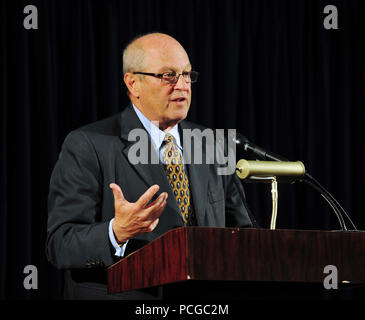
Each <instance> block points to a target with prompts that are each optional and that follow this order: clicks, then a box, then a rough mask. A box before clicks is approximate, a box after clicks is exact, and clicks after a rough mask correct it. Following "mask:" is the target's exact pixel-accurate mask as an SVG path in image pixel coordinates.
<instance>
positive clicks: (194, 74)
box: [133, 71, 199, 84]
mask: <svg viewBox="0 0 365 320" xmlns="http://www.w3.org/2000/svg"><path fill="white" fill-rule="evenodd" d="M171 73H174V74H175V76H174V77H168V76H167V74H171ZM133 74H142V75H145V76H152V77H156V78H159V79H161V80H163V81H165V82H167V83H169V84H176V83H177V82H178V81H179V78H180V76H183V78H184V81H185V82H186V83H195V82H197V80H198V76H199V72H197V71H189V72H182V73H177V72H175V71H168V72H164V73H151V72H139V71H136V72H133ZM164 75H165V77H164ZM184 75H188V77H189V79H186V78H185V76H184ZM193 78H194V79H193Z"/></svg>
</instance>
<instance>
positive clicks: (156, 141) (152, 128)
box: [109, 105, 182, 257]
mask: <svg viewBox="0 0 365 320" xmlns="http://www.w3.org/2000/svg"><path fill="white" fill-rule="evenodd" d="M133 108H134V111H135V112H136V114H137V116H138V118H139V120H140V121H141V122H142V124H143V126H144V128H145V129H146V131H147V132H148V134H149V136H150V138H151V141H152V144H153V146H154V148H155V150H156V151H157V152H158V153H159V156H160V161H162V155H163V149H161V145H162V142H163V140H164V137H165V135H166V132H164V131H162V130H161V129H160V128H159V127H157V126H156V125H155V124H154V123H153V122H152V121H150V120H149V119H148V118H146V116H145V115H144V114H143V113H142V112H141V111H139V109H138V108H137V107H136V106H135V105H133ZM169 134H171V135H172V136H173V137H174V138H175V142H176V145H177V146H178V148H179V151H180V153H181V155H182V147H181V141H180V134H179V129H178V125H177V124H176V125H175V126H174V127H173V128H172V129H171V130H170V131H169ZM113 221H114V218H113V219H112V220H110V222H109V239H110V242H111V243H112V245H113V247H114V248H115V253H114V255H116V256H118V257H122V256H123V255H124V252H125V249H126V247H127V243H128V241H127V242H126V243H125V244H124V245H123V246H122V247H119V245H118V242H117V240H116V239H115V236H114V232H113Z"/></svg>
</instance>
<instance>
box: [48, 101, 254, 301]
mask: <svg viewBox="0 0 365 320" xmlns="http://www.w3.org/2000/svg"><path fill="white" fill-rule="evenodd" d="M135 128H141V129H144V128H143V125H142V124H141V122H140V121H139V119H138V117H137V115H136V113H135V111H134V110H133V108H132V107H131V105H130V106H128V107H127V108H126V109H125V110H124V111H123V112H122V113H120V114H117V115H115V116H113V117H111V118H108V119H105V120H101V121H98V122H95V123H93V124H90V125H87V126H85V127H82V128H80V129H78V130H75V131H73V132H71V133H70V134H69V135H68V136H67V137H66V139H65V142H64V144H63V146H62V151H61V153H60V157H59V159H58V161H57V164H56V166H55V168H54V171H53V173H52V177H51V181H50V190H49V199H48V200H49V202H48V215H49V216H48V227H47V250H46V251H47V257H48V259H49V261H50V262H51V263H52V264H53V265H55V266H56V267H57V268H60V269H66V270H68V272H66V282H67V283H68V284H66V286H67V288H66V289H67V290H68V291H69V293H70V292H75V290H74V287H75V286H76V285H80V284H82V283H87V284H89V287H91V288H93V285H90V283H94V282H95V283H96V282H99V283H103V286H104V287H103V290H104V293H106V289H105V270H106V267H107V266H109V265H111V264H113V263H114V262H116V261H117V259H118V258H116V257H115V256H114V255H113V253H114V248H113V247H112V245H111V243H110V240H109V235H108V226H109V222H110V220H111V219H112V218H113V217H114V198H113V193H112V191H111V189H110V188H109V184H110V183H111V182H115V183H117V184H118V185H119V186H120V187H121V189H122V190H123V193H124V196H125V198H126V199H127V200H128V201H130V202H135V201H136V200H137V199H138V198H139V197H140V196H141V195H142V194H143V193H144V192H145V191H146V190H147V189H148V188H149V187H150V186H152V185H153V184H158V185H159V186H160V190H159V192H158V193H157V195H156V196H158V195H159V194H160V193H162V192H167V193H168V195H169V196H168V200H167V205H166V209H165V210H164V212H163V213H162V215H161V217H160V220H159V224H158V225H157V227H156V228H155V229H154V231H153V232H150V233H146V234H142V235H139V236H137V237H135V238H133V239H131V240H130V241H129V242H128V245H127V249H126V254H128V253H130V252H133V251H135V250H136V249H138V248H140V247H141V246H143V245H145V244H147V243H148V242H150V241H152V240H154V239H155V238H157V237H158V236H160V235H162V234H163V233H165V232H167V231H168V230H170V229H172V228H176V227H181V226H184V222H183V219H182V217H181V215H180V213H179V209H178V206H177V203H176V200H175V197H174V195H173V193H172V190H171V187H170V186H169V184H168V181H167V179H166V175H165V171H164V168H163V166H162V165H161V164H136V165H133V164H131V163H130V162H129V160H128V150H129V149H130V148H131V146H133V144H134V143H136V142H130V141H128V134H129V132H130V130H132V129H135ZM194 128H199V129H202V130H203V129H204V128H203V127H201V126H198V125H196V124H193V123H191V122H188V121H182V122H181V123H180V124H179V129H180V130H181V129H194ZM199 147H201V148H202V150H203V159H205V157H204V153H205V146H204V145H201V146H199ZM149 148H150V149H151V148H152V151H151V150H150V151H151V152H153V147H152V145H151V141H150V140H149ZM184 152H185V150H184ZM149 154H150V152H149ZM192 158H193V155H192ZM186 167H187V171H188V176H189V182H190V189H191V194H192V204H193V209H194V212H195V215H196V219H197V224H198V226H211V227H229V226H235V227H251V226H252V224H251V220H250V218H249V215H248V212H247V209H246V203H245V199H244V198H243V197H244V193H243V190H238V188H241V184H240V183H239V180H238V178H237V176H236V175H235V174H234V175H231V176H224V175H221V176H220V175H217V174H216V168H217V166H216V165H213V164H190V165H189V164H187V165H186ZM234 179H236V181H234ZM237 181H238V183H237ZM70 288H71V289H70ZM81 295H82V294H81ZM69 297H74V298H77V294H75V293H74V294H69ZM86 297H87V296H86Z"/></svg>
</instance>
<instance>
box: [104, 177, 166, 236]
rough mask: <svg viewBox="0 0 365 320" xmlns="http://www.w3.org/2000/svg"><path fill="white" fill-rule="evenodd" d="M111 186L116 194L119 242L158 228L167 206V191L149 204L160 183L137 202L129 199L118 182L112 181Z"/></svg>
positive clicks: (116, 233) (114, 224)
mask: <svg viewBox="0 0 365 320" xmlns="http://www.w3.org/2000/svg"><path fill="white" fill-rule="evenodd" d="M109 187H110V188H111V189H112V191H113V195H114V209H115V217H114V221H113V231H114V235H115V237H116V239H117V241H118V242H119V243H121V242H125V241H127V240H128V239H130V238H132V237H134V236H136V235H138V234H140V233H145V232H151V231H152V230H153V229H155V228H156V226H157V224H158V221H159V217H160V215H161V213H162V211H163V210H164V209H165V206H166V199H167V193H166V192H163V193H161V194H160V195H159V196H158V198H157V199H156V200H155V201H153V202H152V203H151V204H149V205H148V206H147V204H148V202H149V201H150V200H151V199H152V197H153V196H154V195H155V193H156V192H157V191H158V190H159V189H160V187H159V186H158V185H153V186H152V187H150V188H149V189H148V190H147V191H146V192H145V193H144V194H143V195H141V197H140V198H139V199H138V200H137V201H136V202H129V201H127V200H126V199H125V198H124V195H123V192H122V189H121V188H120V187H119V186H118V185H117V184H115V183H111V184H110V185H109Z"/></svg>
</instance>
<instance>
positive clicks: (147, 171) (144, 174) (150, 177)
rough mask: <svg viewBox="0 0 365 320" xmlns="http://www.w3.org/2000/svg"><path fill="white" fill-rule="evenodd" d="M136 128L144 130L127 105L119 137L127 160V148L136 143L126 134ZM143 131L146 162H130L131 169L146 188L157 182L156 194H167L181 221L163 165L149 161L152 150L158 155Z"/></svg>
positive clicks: (122, 115) (168, 201) (169, 204)
mask: <svg viewBox="0 0 365 320" xmlns="http://www.w3.org/2000/svg"><path fill="white" fill-rule="evenodd" d="M137 128H139V129H143V130H144V127H143V125H142V123H141V122H140V121H139V119H138V116H137V115H136V113H135V111H134V110H133V107H132V106H131V105H129V106H128V107H127V108H126V109H125V110H124V111H123V112H122V114H121V139H122V141H123V143H124V148H123V149H122V153H123V155H124V156H125V157H126V159H128V161H129V157H128V153H129V150H130V148H131V147H132V146H133V145H134V144H135V143H137V142H134V141H128V135H129V133H130V131H131V130H133V129H137ZM145 132H146V135H147V137H148V164H142V163H137V164H132V163H130V165H131V168H133V170H135V171H137V173H138V175H139V176H140V177H141V179H142V180H143V181H144V182H145V184H146V186H147V187H148V188H149V187H151V186H153V185H154V184H157V185H159V186H160V189H159V191H158V192H157V195H159V194H161V193H162V192H167V194H168V198H167V205H168V206H169V207H170V209H172V210H173V211H174V212H175V213H176V214H177V215H178V216H179V217H180V219H181V220H182V221H183V219H182V217H181V215H180V210H179V207H178V205H177V203H176V200H175V196H174V194H173V192H172V189H171V187H170V185H169V183H168V181H167V179H166V173H165V170H164V168H163V165H162V164H161V163H157V164H151V163H152V162H151V158H152V157H151V153H152V152H153V153H154V157H155V159H158V155H157V152H156V150H155V148H154V147H153V145H152V142H151V139H150V137H149V135H148V133H147V131H145ZM156 157H157V158H156ZM129 162H130V161H129ZM141 195H142V194H141Z"/></svg>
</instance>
